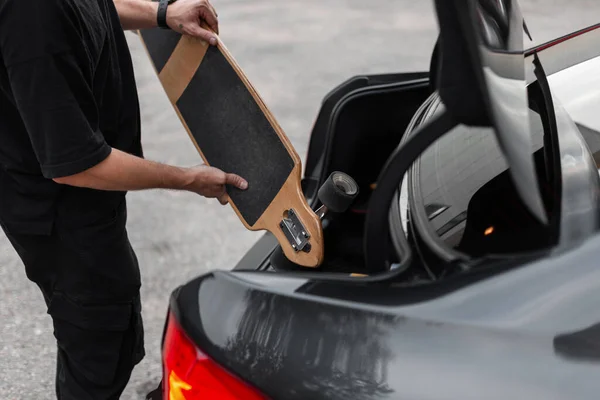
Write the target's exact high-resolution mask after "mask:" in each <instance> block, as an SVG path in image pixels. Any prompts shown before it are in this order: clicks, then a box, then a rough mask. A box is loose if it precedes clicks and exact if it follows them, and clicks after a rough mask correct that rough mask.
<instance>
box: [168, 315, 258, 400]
mask: <svg viewBox="0 0 600 400" xmlns="http://www.w3.org/2000/svg"><path fill="white" fill-rule="evenodd" d="M163 365H164V366H163V371H164V376H163V398H164V399H165V400H196V399H202V400H212V399H215V400H241V399H243V400H265V399H266V397H264V396H262V395H261V394H259V393H258V392H257V391H256V390H255V389H254V388H252V387H250V386H248V385H247V384H245V383H244V382H242V381H241V380H239V379H238V378H236V377H235V376H233V375H231V374H230V373H229V372H227V371H226V370H225V369H223V368H222V367H221V366H220V365H218V364H217V363H216V362H214V361H213V360H211V359H210V358H208V357H207V356H206V355H205V354H203V353H202V352H201V351H200V350H199V349H198V348H197V347H196V346H195V345H194V344H193V343H192V341H191V340H190V339H189V338H188V337H187V336H186V334H185V333H184V332H183V331H182V329H181V327H180V326H179V324H178V323H177V322H176V321H175V318H173V316H171V315H170V316H169V321H168V324H167V330H166V333H165V340H164V345H163Z"/></svg>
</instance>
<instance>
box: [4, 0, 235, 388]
mask: <svg viewBox="0 0 600 400" xmlns="http://www.w3.org/2000/svg"><path fill="white" fill-rule="evenodd" d="M159 6H160V7H159ZM165 6H166V2H162V1H161V2H160V4H159V3H157V2H148V1H145V0H114V3H113V0H0V225H1V226H2V228H3V230H4V232H5V233H6V236H7V237H8V239H9V240H10V242H11V243H12V245H13V246H14V248H15V250H16V252H17V253H18V255H19V256H20V258H21V260H22V261H23V263H24V265H25V271H26V274H27V277H28V278H29V279H30V280H31V281H33V282H35V284H37V285H38V286H39V288H40V289H41V292H42V294H43V297H44V300H45V301H46V304H47V306H48V313H49V314H50V316H51V317H52V321H53V327H54V336H55V337H56V341H57V345H58V354H57V371H56V396H57V398H58V399H60V400H67V399H68V400H88V399H89V400H92V399H93V400H100V399H102V400H108V399H118V398H119V396H120V394H121V393H122V391H123V389H124V388H125V386H126V384H127V382H128V380H129V378H130V374H131V371H132V369H133V367H134V366H135V365H136V364H137V363H139V362H140V361H141V359H142V358H143V357H144V343H143V328H142V319H141V315H140V299H139V290H140V276H139V269H138V264H137V259H136V256H135V253H134V251H133V250H132V248H131V246H130V243H129V240H128V238H127V232H126V228H125V224H126V202H125V194H126V192H127V191H130V190H143V189H152V188H163V189H175V190H186V191H190V192H194V193H197V194H199V195H201V196H205V197H210V198H217V199H218V200H219V201H220V202H221V203H222V204H226V203H227V195H226V192H225V187H226V185H231V186H233V187H236V188H238V189H241V190H244V189H245V188H246V187H247V182H246V181H244V179H242V178H241V177H239V176H237V175H233V174H227V173H225V172H223V171H220V170H218V169H215V168H209V167H206V166H200V167H194V168H179V167H174V166H169V165H163V164H160V163H156V162H152V161H149V160H144V159H143V158H142V149H141V143H140V130H141V129H140V121H139V117H140V115H139V106H138V97H137V92H136V88H135V80H134V71H133V67H132V60H131V57H130V54H129V52H128V48H127V44H126V41H125V36H124V32H123V30H128V29H141V28H151V27H155V26H157V25H160V26H161V27H163V28H171V29H174V30H177V31H179V32H182V33H186V34H190V35H195V36H199V37H203V38H204V39H206V40H207V41H209V42H210V43H212V44H214V43H215V42H214V34H213V33H211V32H209V31H206V30H204V29H202V28H201V27H200V21H206V22H207V23H208V24H209V25H210V26H211V27H212V30H213V31H214V32H216V33H218V23H217V17H216V13H215V11H214V9H213V7H212V6H211V5H210V4H209V2H208V0H178V1H176V2H174V3H172V4H170V5H168V7H166V8H165ZM165 10H166V13H165ZM31 362H34V360H31Z"/></svg>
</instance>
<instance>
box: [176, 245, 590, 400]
mask: <svg viewBox="0 0 600 400" xmlns="http://www.w3.org/2000/svg"><path fill="white" fill-rule="evenodd" d="M599 249H600V237H595V238H593V239H590V240H589V241H588V242H587V243H585V244H583V245H582V246H581V247H579V248H576V249H573V250H572V251H570V252H565V253H563V254H556V255H554V256H553V257H549V258H543V259H540V260H538V261H534V262H531V263H529V264H528V265H524V266H522V267H518V268H514V269H511V270H508V271H506V272H503V273H499V274H496V275H494V276H491V277H489V278H483V279H480V280H479V281H477V282H474V283H470V284H465V285H464V286H462V287H460V288H458V289H456V290H450V291H449V292H447V291H446V290H447V288H445V285H447V284H446V283H440V284H432V286H428V287H423V288H413V289H411V290H408V289H405V288H399V287H390V286H385V287H384V286H382V287H378V288H376V290H373V289H374V288H372V287H367V286H358V285H357V286H354V287H352V285H348V286H345V287H342V286H340V287H336V285H334V284H331V285H329V286H330V287H331V293H330V294H328V293H327V289H326V288H325V287H321V288H320V289H319V290H318V291H319V292H320V293H319V294H313V293H311V292H312V291H313V290H312V289H311V288H310V287H311V285H313V284H315V282H310V281H307V280H306V279H303V278H302V277H298V276H296V277H292V276H286V274H279V273H278V274H272V273H260V272H235V273H230V272H215V273H212V274H209V275H206V276H204V277H201V278H198V279H196V280H194V281H192V282H190V283H189V284H187V285H186V286H185V287H184V288H182V289H181V290H180V291H179V292H178V294H177V296H176V297H175V300H174V302H175V303H177V304H179V305H180V306H181V305H182V306H183V307H184V308H181V309H180V310H185V311H183V312H182V311H180V315H179V318H180V319H181V323H182V326H184V328H185V329H186V331H187V332H188V333H189V334H190V336H191V337H192V338H193V339H194V341H195V342H196V343H198V345H199V347H200V348H201V349H202V350H203V351H205V352H206V353H207V354H208V355H209V356H210V357H212V358H213V359H215V360H216V361H217V362H219V363H220V364H221V365H223V366H225V367H226V368H228V369H229V370H230V371H232V372H234V373H235V374H237V375H238V376H240V377H242V378H243V379H245V380H247V381H248V382H251V383H252V384H253V385H255V386H257V387H258V388H259V389H260V390H262V391H263V392H264V393H266V394H267V395H268V396H270V398H273V399H290V400H293V399H307V398H310V399H315V400H319V399H345V400H351V399H365V400H367V399H394V400H395V399H431V400H450V399H469V398H472V399H481V398H485V399H489V400H493V399H507V398H510V399H531V398H540V399H541V398H543V399H565V400H566V399H569V400H570V399H597V398H598V391H599V390H600V388H599V386H598V383H597V377H598V376H599V375H598V374H599V373H600V334H599V333H600V332H599V331H600V328H598V327H600V307H598V304H600V269H599V268H598V267H597V265H598V263H597V260H598V257H599V256H600V250H599ZM566 266H568V268H567V267H566ZM448 285H450V283H448ZM419 290H421V291H422V292H428V293H429V295H428V296H429V297H427V296H425V297H423V298H422V299H421V300H415V301H414V302H412V304H410V300H408V299H405V298H403V293H404V291H406V292H407V297H408V298H410V296H408V295H409V292H412V293H413V294H414V293H416V292H418V291H419ZM336 292H337V293H338V295H336V294H335V293H336ZM340 293H343V294H341V295H339V294H340ZM344 297H345V299H344ZM365 297H369V299H368V301H366V299H365ZM417 297H418V296H417ZM352 299H354V300H352ZM407 300H408V302H409V304H403V303H404V302H407ZM176 308H177V307H176ZM192 310H197V313H198V314H196V315H194V314H193V313H192V314H190V312H191V311H192ZM465 382H469V384H468V385H466V384H465Z"/></svg>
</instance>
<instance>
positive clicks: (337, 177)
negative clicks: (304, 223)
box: [319, 171, 358, 213]
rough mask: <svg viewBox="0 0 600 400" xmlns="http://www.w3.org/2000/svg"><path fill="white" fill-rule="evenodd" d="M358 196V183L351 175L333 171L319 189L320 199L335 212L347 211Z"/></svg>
mask: <svg viewBox="0 0 600 400" xmlns="http://www.w3.org/2000/svg"><path fill="white" fill-rule="evenodd" d="M356 196H358V185H357V184H356V182H355V181H354V179H352V178H351V177H350V176H349V175H347V174H344V173H343V172H338V171H336V172H333V173H332V174H331V175H329V178H327V180H326V181H325V183H324V184H323V185H322V186H321V188H320V189H319V200H320V201H321V203H323V205H324V206H325V207H327V209H328V210H330V211H332V212H335V213H342V212H344V211H346V210H347V209H348V208H349V207H350V205H351V204H352V202H353V201H354V199H355V198H356Z"/></svg>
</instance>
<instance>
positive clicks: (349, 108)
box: [270, 73, 431, 273]
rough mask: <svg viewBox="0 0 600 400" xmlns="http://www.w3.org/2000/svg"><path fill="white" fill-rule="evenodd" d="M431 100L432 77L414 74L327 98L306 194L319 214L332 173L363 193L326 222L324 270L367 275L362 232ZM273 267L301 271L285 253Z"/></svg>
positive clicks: (347, 85)
mask: <svg viewBox="0 0 600 400" xmlns="http://www.w3.org/2000/svg"><path fill="white" fill-rule="evenodd" d="M430 94H431V88H430V84H429V78H428V75H427V74H426V73H416V74H415V73H412V74H392V75H372V76H359V77H354V78H352V79H350V80H348V81H346V82H344V83H343V84H342V85H340V86H338V87H337V88H335V89H334V90H333V91H331V92H330V93H329V94H328V95H327V96H326V97H325V98H324V100H323V102H322V105H321V109H320V111H319V114H318V116H317V119H316V121H315V124H314V126H313V131H312V134H311V140H310V145H309V150H308V155H307V159H306V167H305V179H304V182H303V184H304V192H305V194H306V196H307V198H308V201H309V204H310V205H311V207H312V208H313V209H317V208H318V207H319V206H320V205H321V203H320V202H319V200H318V198H317V191H318V189H319V187H320V186H321V185H322V184H323V182H324V181H325V180H326V179H327V178H328V176H329V175H330V174H331V173H332V172H334V171H341V172H344V173H346V174H348V175H350V176H351V177H352V178H353V179H354V180H355V181H356V183H357V184H358V185H359V190H360V193H359V196H358V198H357V199H356V201H355V203H354V204H353V206H352V207H351V208H350V210H348V211H347V212H345V213H343V214H336V215H332V214H328V216H327V217H326V218H325V219H324V221H323V228H324V235H325V243H326V245H325V249H326V250H325V251H326V254H325V261H324V263H323V264H322V266H321V267H320V270H322V271H326V272H348V273H360V272H363V271H364V253H363V228H364V223H365V216H366V210H367V208H368V204H369V199H370V196H371V193H372V191H373V189H374V187H375V185H376V182H377V177H378V175H379V172H380V170H381V169H382V167H383V165H384V163H385V162H386V160H387V158H388V156H389V155H390V154H391V153H392V151H393V150H394V149H395V148H396V147H397V146H398V144H399V142H400V139H401V138H402V136H403V134H404V132H405V130H406V128H407V126H408V125H409V123H410V121H411V119H412V118H413V116H414V114H415V112H416V111H417V110H418V108H419V107H420V106H421V105H422V104H423V102H424V101H425V100H426V99H427V97H428V96H429V95H430ZM270 263H271V266H272V267H273V268H274V269H276V270H290V269H292V270H293V269H297V268H298V267H297V266H295V265H293V264H291V263H290V262H289V261H288V260H287V259H286V258H285V257H284V256H283V255H282V253H281V251H275V252H274V253H273V255H272V256H271V258H270Z"/></svg>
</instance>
